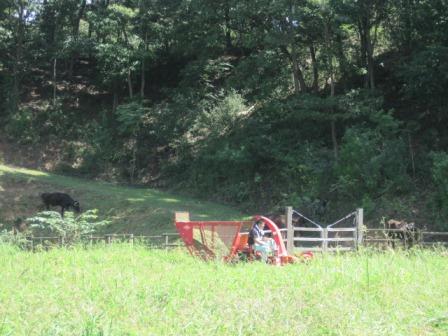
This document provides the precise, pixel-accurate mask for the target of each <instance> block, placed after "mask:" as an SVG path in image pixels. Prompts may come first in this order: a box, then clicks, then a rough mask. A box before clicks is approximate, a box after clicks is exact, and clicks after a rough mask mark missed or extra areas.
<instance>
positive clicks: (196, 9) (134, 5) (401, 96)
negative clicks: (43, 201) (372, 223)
mask: <svg viewBox="0 0 448 336" xmlns="http://www.w3.org/2000/svg"><path fill="white" fill-rule="evenodd" d="M0 88H1V91H0V102H1V107H0V120H1V123H2V126H1V127H2V134H4V138H6V139H7V140H8V141H10V142H17V143H21V144H24V145H27V146H31V147H32V148H36V149H39V150H41V151H42V152H43V151H46V150H47V149H48V148H53V149H54V148H57V149H58V150H57V153H58V154H57V155H55V157H54V161H55V164H56V169H57V170H59V171H64V172H66V173H71V174H78V175H86V176H91V177H94V176H95V177H102V178H105V179H111V180H116V181H126V182H130V183H133V184H145V185H152V186H156V187H169V188H177V189H179V190H183V191H186V190H188V192H189V193H195V194H200V195H202V196H203V197H206V198H213V199H215V200H220V201H225V202H229V203H232V204H238V205H239V206H240V207H241V208H249V207H250V208H251V209H255V208H258V209H262V210H272V209H274V208H275V207H276V206H279V205H286V204H290V205H294V206H295V207H298V208H303V209H308V212H309V213H310V214H312V215H316V216H319V217H320V218H321V219H322V218H323V219H325V217H326V216H327V217H328V216H335V215H336V214H339V213H341V214H342V213H344V212H345V211H347V210H352V209H353V208H355V207H357V206H362V207H364V208H365V209H366V211H367V213H369V212H370V213H371V214H376V216H377V217H378V218H380V217H381V216H399V217H400V216H401V217H402V218H410V217H412V218H417V219H420V221H421V222H422V223H423V222H424V223H425V224H438V225H439V226H443V223H444V220H446V219H447V218H448V131H447V129H446V128H447V125H448V113H447V112H448V111H447V105H448V2H447V1H445V0H389V1H386V0H275V1H273V0H221V1H214V0H127V1H126V0H123V1H113V0H110V1H109V0H90V1H89V0H2V1H1V2H0Z"/></svg>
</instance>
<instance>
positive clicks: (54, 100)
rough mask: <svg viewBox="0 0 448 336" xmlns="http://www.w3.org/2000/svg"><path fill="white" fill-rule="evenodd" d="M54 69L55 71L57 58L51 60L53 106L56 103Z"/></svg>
mask: <svg viewBox="0 0 448 336" xmlns="http://www.w3.org/2000/svg"><path fill="white" fill-rule="evenodd" d="M56 71H57V58H56V57H55V58H54V60H53V106H54V105H56V89H57V88H56Z"/></svg>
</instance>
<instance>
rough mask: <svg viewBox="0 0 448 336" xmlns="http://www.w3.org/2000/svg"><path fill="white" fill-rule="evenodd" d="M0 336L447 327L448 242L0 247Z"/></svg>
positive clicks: (433, 330) (445, 330)
mask: <svg viewBox="0 0 448 336" xmlns="http://www.w3.org/2000/svg"><path fill="white" fill-rule="evenodd" d="M0 270H1V277H2V281H0V335H2V336H4V335H64V336H65V335H86V336H87V335H344V336H347V335H357V336H358V335H369V336H371V335H381V336H383V335H447V334H448V286H447V274H448V256H447V255H446V251H442V250H440V251H431V250H410V251H390V252H383V253H379V252H371V251H367V250H364V251H360V252H358V253H353V254H334V255H324V256H318V257H316V258H315V259H314V260H313V261H312V262H310V263H309V264H297V265H288V266H285V267H274V266H269V265H265V264H262V263H258V262H255V263H250V264H246V263H240V264H236V265H226V264H222V263H220V262H216V263H213V262H212V263H205V262H202V261H200V260H197V259H195V258H192V257H190V256H189V255H187V254H186V253H185V252H184V251H183V250H176V251H169V252H167V251H161V250H148V249H145V248H144V247H141V246H138V245H136V246H130V245H126V244H117V245H109V246H103V247H101V246H98V247H92V248H88V249H84V248H82V247H75V248H72V249H54V250H51V251H49V252H41V253H31V252H25V251H20V250H18V249H16V248H13V247H9V246H7V245H3V246H1V245H0Z"/></svg>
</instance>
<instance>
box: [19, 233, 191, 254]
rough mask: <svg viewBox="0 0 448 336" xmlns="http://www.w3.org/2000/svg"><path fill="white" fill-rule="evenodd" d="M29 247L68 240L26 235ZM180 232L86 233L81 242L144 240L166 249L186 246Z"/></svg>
mask: <svg viewBox="0 0 448 336" xmlns="http://www.w3.org/2000/svg"><path fill="white" fill-rule="evenodd" d="M24 238H25V241H26V244H27V247H28V248H30V249H32V250H35V249H37V248H39V249H49V248H51V247H56V246H66V245H67V241H66V239H65V238H64V237H61V236H38V237H37V236H26V237H24ZM178 238H179V234H178V233H177V232H166V233H162V234H160V235H152V236H146V235H135V234H127V233H122V234H105V235H84V236H81V243H84V244H87V245H93V244H99V243H103V244H106V245H107V244H114V243H117V242H127V243H130V244H132V245H133V244H134V243H137V242H142V243H143V244H147V245H151V246H152V247H159V248H164V249H169V248H175V247H180V246H184V245H183V244H181V243H180V242H178V241H177V239H178Z"/></svg>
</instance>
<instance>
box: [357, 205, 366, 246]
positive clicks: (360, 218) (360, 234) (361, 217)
mask: <svg viewBox="0 0 448 336" xmlns="http://www.w3.org/2000/svg"><path fill="white" fill-rule="evenodd" d="M363 230H364V209H362V208H358V209H356V234H357V236H358V242H357V246H359V245H362V239H363Z"/></svg>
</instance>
